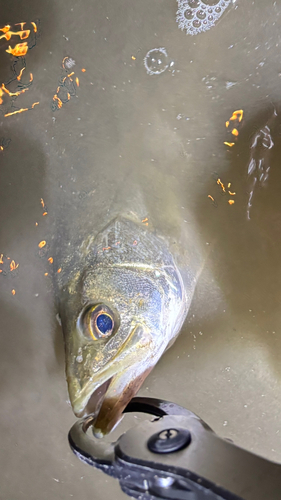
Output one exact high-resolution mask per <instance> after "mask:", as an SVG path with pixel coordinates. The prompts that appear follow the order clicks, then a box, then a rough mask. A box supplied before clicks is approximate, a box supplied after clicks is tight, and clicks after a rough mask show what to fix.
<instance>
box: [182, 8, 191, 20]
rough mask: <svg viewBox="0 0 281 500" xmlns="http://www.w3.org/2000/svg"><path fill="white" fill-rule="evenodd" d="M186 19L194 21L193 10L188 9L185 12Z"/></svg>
mask: <svg viewBox="0 0 281 500" xmlns="http://www.w3.org/2000/svg"><path fill="white" fill-rule="evenodd" d="M184 17H186V19H192V18H193V12H192V10H191V9H186V11H185V12H184Z"/></svg>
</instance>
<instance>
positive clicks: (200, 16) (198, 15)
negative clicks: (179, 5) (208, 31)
mask: <svg viewBox="0 0 281 500" xmlns="http://www.w3.org/2000/svg"><path fill="white" fill-rule="evenodd" d="M196 15H197V17H198V19H205V17H206V14H205V12H204V11H203V10H198V12H197V14H196Z"/></svg>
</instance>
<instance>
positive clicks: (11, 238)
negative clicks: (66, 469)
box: [0, 123, 48, 264]
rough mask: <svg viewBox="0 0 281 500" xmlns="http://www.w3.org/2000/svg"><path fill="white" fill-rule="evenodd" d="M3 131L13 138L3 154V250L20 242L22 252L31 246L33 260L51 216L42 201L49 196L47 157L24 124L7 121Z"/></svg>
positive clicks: (0, 228)
mask: <svg viewBox="0 0 281 500" xmlns="http://www.w3.org/2000/svg"><path fill="white" fill-rule="evenodd" d="M4 125H6V123H5V124H4ZM2 133H3V136H5V137H7V138H9V139H11V142H10V144H9V146H8V148H7V149H4V151H2V152H1V155H0V165H1V183H0V213H1V225H0V242H1V253H2V252H3V253H4V254H7V253H8V252H9V251H10V247H11V246H13V247H14V246H15V244H16V245H17V250H18V251H19V252H21V253H22V252H23V250H27V249H28V248H29V249H30V252H32V254H33V255H32V254H30V256H29V258H30V260H32V258H33V257H34V255H36V253H37V255H38V246H37V243H38V242H39V241H40V237H41V238H42V239H43V235H45V237H44V239H46V228H47V224H48V220H47V218H46V217H44V218H43V215H42V214H43V211H44V210H43V207H42V205H41V201H40V200H41V198H42V199H44V196H45V168H46V158H45V154H44V153H43V151H42V150H41V147H40V145H39V144H38V142H36V140H34V139H32V138H31V137H30V134H29V133H28V130H26V131H23V127H19V126H18V125H16V126H15V124H14V123H13V125H12V126H8V123H7V126H4V127H3V128H2ZM36 222H38V226H36ZM23 264H24V263H23Z"/></svg>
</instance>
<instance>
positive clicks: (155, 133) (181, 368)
mask: <svg viewBox="0 0 281 500" xmlns="http://www.w3.org/2000/svg"><path fill="white" fill-rule="evenodd" d="M41 4H42V5H41ZM41 4H40V5H38V2H37V3H35V2H32V0H27V2H24V3H22V2H18V1H17V0H12V1H10V2H9V5H7V6H6V8H5V15H6V16H7V18H6V19H3V25H4V24H5V23H6V24H8V22H10V23H11V25H13V24H14V23H17V22H18V20H19V19H25V20H26V21H27V22H30V21H32V20H33V19H36V18H37V16H38V17H40V19H41V27H42V36H41V39H40V43H38V44H37V46H36V50H32V51H30V54H29V53H27V54H26V68H28V72H29V73H32V74H33V75H34V79H33V82H32V92H33V90H34V100H35V96H36V100H37V96H38V101H40V106H35V108H34V109H33V110H32V112H30V113H22V114H17V115H14V116H10V117H9V118H7V119H4V117H3V120H2V122H1V126H2V132H1V137H4V138H5V139H6V138H9V140H10V141H11V142H10V143H9V145H8V143H7V142H5V141H3V142H1V144H0V145H2V146H3V150H2V148H1V151H0V161H1V183H0V211H1V221H2V224H1V227H0V231H1V235H0V236H1V239H0V243H1V246H0V255H1V254H3V255H4V257H5V258H6V257H11V261H12V260H14V262H15V265H17V264H19V267H18V268H17V269H16V270H15V269H14V270H12V271H11V270H9V266H10V264H9V262H10V261H8V260H7V261H6V260H5V265H6V267H5V273H2V275H0V281H1V283H0V287H1V314H0V329H1V350H0V358H1V359H0V367H1V370H2V372H1V374H2V377H1V386H0V393H1V404H2V410H3V412H2V414H1V426H2V430H3V433H2V434H3V437H2V448H1V449H2V450H3V451H2V452H1V454H0V459H1V470H2V472H3V477H4V481H3V482H4V484H3V482H2V483H1V489H2V492H1V493H2V495H3V498H13V497H16V498H19V499H21V498H25V497H28V498H30V499H33V498H34V499H35V498H43V499H45V498H46V499H47V498H50V497H54V498H58V499H65V498H68V497H71V495H73V496H74V497H77V498H81V500H84V499H86V498H89V496H90V495H91V496H93V495H94V496H95V498H96V497H97V498H99V499H101V500H103V499H104V500H105V499H107V498H108V497H109V496H110V495H112V492H113V491H114V495H115V497H116V499H118V500H119V499H120V500H121V499H124V498H125V496H124V495H123V494H122V493H121V492H120V491H119V490H117V491H116V485H115V483H114V482H113V480H112V481H111V479H110V478H106V481H108V482H106V481H105V478H104V477H103V476H102V475H101V474H99V473H98V472H97V471H92V470H91V469H90V468H89V470H88V468H87V467H85V466H83V465H81V464H79V462H78V461H77V459H76V458H75V457H73V456H72V454H71V453H70V451H69V449H68V444H67V440H66V435H67V430H68V428H69V427H70V426H71V424H72V423H73V420H74V416H73V414H72V411H71V409H70V407H69V406H68V405H67V404H66V400H67V399H68V396H67V392H66V383H65V379H64V367H63V344H62V337H61V331H60V329H58V328H57V327H56V320H55V314H56V313H55V308H54V306H53V302H54V301H55V298H56V297H55V295H56V294H55V290H54V288H53V280H52V276H53V275H54V274H55V275H57V274H58V275H59V276H62V277H63V274H64V266H63V265H62V263H63V257H64V256H65V255H67V254H68V255H70V260H71V259H73V261H72V263H73V266H75V265H77V262H76V261H75V252H73V253H72V249H75V248H76V247H77V246H78V245H79V244H80V243H81V241H83V240H84V239H85V235H87V236H89V235H93V234H95V233H96V232H98V231H99V230H100V229H101V228H102V227H104V225H105V224H106V222H107V220H109V219H110V218H112V216H113V215H114V214H116V213H118V212H120V211H123V210H125V211H126V210H132V211H133V212H134V213H137V214H140V215H141V216H142V220H143V219H145V218H146V217H147V218H148V223H149V224H151V226H152V227H153V231H155V233H157V234H160V235H164V237H165V238H166V239H167V240H168V241H169V244H170V245H172V246H174V248H175V252H177V253H178V254H179V255H180V256H181V257H182V260H183V261H184V260H185V259H186V258H187V250H186V249H187V248H189V245H187V243H190V242H192V243H193V244H194V245H193V246H195V248H196V251H195V252H194V253H193V254H192V258H191V259H190V260H189V264H188V265H191V262H192V266H198V267H200V266H199V264H202V262H200V261H201V259H202V260H204V263H205V266H204V269H203V271H202V274H201V277H200V280H199V282H198V287H197V290H196V292H195V297H194V301H193V305H192V308H191V311H190V314H189V317H188V318H187V321H186V323H185V325H184V328H183V331H182V334H181V335H180V336H179V338H178V339H177V341H176V342H175V344H174V346H173V347H172V348H171V349H170V350H169V351H168V352H167V353H166V354H165V355H164V356H163V357H162V358H161V360H160V362H159V364H158V365H157V367H156V369H155V370H154V371H153V372H152V373H151V375H150V376H149V378H148V379H147V380H146V382H145V384H144V386H143V388H142V391H141V394H143V395H147V396H154V397H161V398H163V399H168V400H169V399H170V400H172V401H175V402H176V403H178V404H181V405H183V406H186V407H189V408H190V409H191V410H192V411H194V412H195V413H197V414H199V415H201V416H202V418H203V419H204V420H205V421H206V422H207V423H208V424H209V425H210V426H211V427H212V428H214V430H215V431H217V432H218V433H219V434H220V435H223V436H228V437H230V438H232V439H233V440H234V441H235V442H237V443H238V444H240V445H243V446H246V447H247V448H249V449H252V450H253V451H257V452H259V453H261V454H265V455H267V456H269V457H271V458H273V459H276V460H280V458H281V452H280V450H281V441H280V400H281V389H280V387H281V385H280V378H281V365H280V349H281V340H280V322H281V317H280V289H281V267H280V245H281V234H280V228H281V205H280V191H281V173H280V172H281V171H280V155H281V141H280V138H281V120H280V118H281V114H280V88H281V86H280V83H281V81H280V46H281V45H280V44H281V30H280V20H281V17H280V16H281V8H280V5H279V4H278V3H277V2H274V1H273V0H272V1H270V2H264V1H262V0H255V1H254V2H250V3H247V2H237V3H236V4H235V7H237V8H234V7H233V6H231V5H230V2H225V6H227V5H228V6H227V9H226V10H225V12H224V14H223V15H222V16H221V18H220V21H219V22H217V21H216V22H215V23H214V26H212V28H211V29H209V30H207V31H205V32H202V33H199V34H198V35H197V36H196V37H194V36H187V35H186V34H185V33H184V32H182V31H181V30H179V29H178V27H177V23H176V21H175V17H176V9H177V7H176V5H174V4H173V3H171V2H169V1H168V0H167V1H166V0H163V1H162V2H151V1H150V0H143V1H142V2H131V1H129V0H120V1H119V2H114V1H113V0H104V1H103V2H98V1H94V2H90V1H88V0H82V1H80V2H79V3H77V2H74V0H69V2H68V3H67V7H66V4H65V2H63V1H62V0H57V1H56V2H53V1H52V0H50V1H49V2H45V3H44V2H43V3H41ZM203 4H204V5H206V9H208V8H212V9H213V11H215V8H216V7H217V6H218V4H216V5H214V3H213V2H211V3H208V2H207V1H206V2H201V3H200V5H201V7H202V5H203ZM180 5H183V3H181V4H180ZM196 5H197V4H196ZM199 7H200V6H199V3H198V6H197V7H196V8H197V9H199ZM201 7H200V8H201ZM190 8H191V7H190ZM192 8H193V7H192ZM206 9H203V7H202V10H206ZM198 19H199V18H198ZM201 21H202V22H203V21H204V20H203V19H202V20H201V19H200V22H201ZM185 31H186V30H185ZM1 42H2V40H1ZM5 43H6V41H5ZM8 43H9V41H7V47H6V48H8ZM153 48H156V50H158V51H159V48H161V50H165V53H164V54H163V52H162V53H161V54H162V55H159V54H154V55H153V54H152V53H151V52H150V51H151V50H153ZM163 48H164V49H163ZM5 50H6V49H5V48H3V51H0V67H1V82H6V81H8V80H9V78H10V76H11V68H10V63H12V62H13V59H12V58H13V57H14V56H12V55H11V54H7V53H6V52H5ZM154 50H155V49H154ZM148 54H150V56H149V57H148V59H149V61H148V62H149V65H148V67H149V68H150V70H151V71H152V72H153V76H151V74H148V72H147V68H146V67H145V65H144V59H145V58H146V56H147V55H148ZM165 54H167V55H168V56H166V55H165ZM66 56H68V57H70V56H71V60H72V61H75V66H72V67H69V68H68V67H67V69H68V70H69V73H67V75H68V74H70V73H71V72H72V71H75V75H73V76H74V78H75V77H76V76H78V72H77V74H76V68H79V80H80V86H79V91H78V92H76V94H75V95H73V97H71V99H70V100H69V101H67V105H65V106H62V107H61V109H59V111H58V112H53V111H52V110H51V107H50V103H51V102H52V96H53V95H54V92H55V89H56V88H57V87H58V78H59V76H60V69H59V68H60V66H61V62H62V60H63V58H64V57H66ZM9 57H11V59H9ZM166 57H167V59H166ZM69 61H70V59H69ZM171 63H173V65H171ZM166 65H168V67H167V69H165V71H161V69H163V68H165V67H166ZM17 68H18V69H17V75H18V72H19V70H20V67H19V66H18V67H17ZM82 68H85V69H86V70H87V71H86V72H85V73H82ZM26 71H27V70H26ZM155 72H156V74H155ZM157 72H158V74H157ZM24 73H25V71H23V76H22V78H24ZM27 77H28V78H27ZM27 77H25V78H27V82H29V74H28V75H27ZM63 78H65V75H63ZM71 78H72V77H71ZM74 81H75V80H74ZM17 82H18V80H17ZM17 82H15V83H17ZM68 83H69V82H68ZM70 83H74V82H70ZM75 85H76V82H75ZM11 91H12V90H11ZM30 91H31V90H30ZM30 91H28V92H25V93H24V94H22V95H21V96H19V100H20V102H21V104H20V107H22V108H23V109H24V108H28V107H29V106H30V103H31V102H33V99H32V100H31V101H30V98H29V97H28V93H29V92H30ZM64 92H66V93H65V99H67V91H66V90H65V91H64ZM7 97H8V95H7ZM61 100H62V99H61ZM18 102H19V101H18ZM241 109H243V111H244V116H243V123H242V124H241V127H240V128H239V126H238V125H239V124H237V123H236V122H235V126H234V127H233V126H232V124H231V126H229V127H228V128H226V122H227V121H230V120H229V119H230V117H231V116H232V114H233V111H235V110H241ZM274 109H275V110H276V113H277V116H275V114H274ZM7 112H8V110H7ZM233 123H234V121H233ZM228 129H229V130H230V132H228ZM234 129H236V130H237V131H238V132H239V134H238V136H236V135H234V134H232V131H233V130H234ZM224 142H234V143H235V145H234V146H233V147H228V146H227V145H225V144H224ZM7 145H8V146H9V147H7ZM269 167H270V170H268V168H269ZM267 176H268V177H267ZM218 179H220V181H221V183H222V184H223V186H224V187H225V191H226V192H227V193H225V192H224V190H223V189H222V185H221V183H218V182H217V181H218ZM229 184H230V186H229ZM228 186H229V187H228ZM228 191H231V192H232V193H234V192H235V193H236V194H235V196H233V197H232V196H231V195H230V194H229V193H228ZM208 195H211V196H212V197H213V198H214V200H215V201H216V204H212V200H211V199H210V198H208ZM41 198H42V199H43V200H44V203H45V204H46V205H47V207H48V210H47V212H48V213H47V215H46V216H43V213H44V212H43V210H44V207H43V206H42V205H41V202H40V200H41ZM229 199H233V200H235V203H234V204H232V205H230V204H229V203H228V200H229ZM249 216H250V220H249ZM36 223H37V225H36ZM42 241H46V245H45V246H44V247H43V248H42V249H40V248H38V244H39V243H40V242H42ZM39 250H40V251H41V250H42V251H44V252H45V253H44V255H43V254H42V258H41V259H40V255H39ZM48 259H53V260H48ZM3 261H4V259H3ZM186 262H187V260H186ZM188 265H187V266H186V268H187V269H188ZM0 266H1V265H0ZM60 269H61V272H60V273H57V272H58V270H60ZM73 269H74V267H73ZM46 273H48V275H47V276H45V274H46ZM4 274H5V275H4ZM12 290H15V292H16V293H15V295H12V292H11V291H12ZM124 425H125V423H124ZM35 437H36V438H35ZM23 457H24V460H23V459H22V458H23ZM81 477H83V479H81ZM6 478H8V479H9V480H7V479H6ZM54 478H55V479H54ZM56 480H58V481H56ZM42 492H43V493H42ZM42 495H43V496H42ZM44 495H45V496H44ZM97 495H98V496H97Z"/></svg>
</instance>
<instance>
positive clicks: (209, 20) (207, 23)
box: [176, 0, 233, 35]
mask: <svg viewBox="0 0 281 500" xmlns="http://www.w3.org/2000/svg"><path fill="white" fill-rule="evenodd" d="M177 1H178V11H177V18H176V19H177V23H178V27H179V28H180V29H181V30H182V31H186V33H187V34H188V35H197V34H198V33H202V32H203V31H207V30H209V29H210V28H212V26H214V25H215V23H216V22H217V21H218V20H219V19H220V17H221V16H222V14H223V13H224V11H225V10H226V9H227V7H228V6H229V5H230V4H231V3H232V2H233V0H177Z"/></svg>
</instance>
